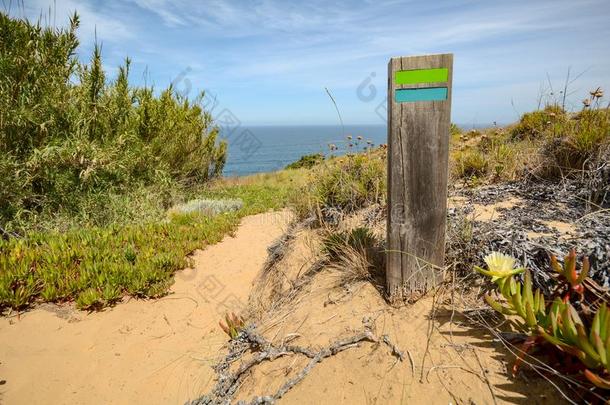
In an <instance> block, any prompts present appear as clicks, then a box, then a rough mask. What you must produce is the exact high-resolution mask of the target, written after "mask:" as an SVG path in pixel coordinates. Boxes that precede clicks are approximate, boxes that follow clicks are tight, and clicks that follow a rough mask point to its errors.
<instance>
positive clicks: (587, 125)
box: [542, 109, 610, 176]
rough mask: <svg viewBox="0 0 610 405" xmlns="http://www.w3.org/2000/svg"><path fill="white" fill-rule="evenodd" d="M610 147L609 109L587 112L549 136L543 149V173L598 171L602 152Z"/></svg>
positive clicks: (584, 111)
mask: <svg viewBox="0 0 610 405" xmlns="http://www.w3.org/2000/svg"><path fill="white" fill-rule="evenodd" d="M608 145H610V110H607V109H596V110H590V109H585V110H583V111H582V112H580V113H579V114H578V115H576V116H575V117H574V118H573V119H571V120H570V121H568V122H566V123H565V124H564V125H563V126H562V128H561V130H560V131H558V132H557V133H555V134H552V135H550V136H549V137H548V139H547V140H546V142H545V143H544V145H543V146H542V154H543V158H544V162H545V165H544V166H543V168H542V171H543V174H546V175H548V176H558V175H562V174H566V173H569V172H570V171H574V170H576V171H582V170H591V169H596V165H597V164H598V163H600V162H598V160H599V158H600V156H598V155H600V153H601V152H602V151H603V149H604V148H605V147H607V146H608Z"/></svg>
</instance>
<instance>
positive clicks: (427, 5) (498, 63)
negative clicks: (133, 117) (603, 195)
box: [3, 0, 610, 124]
mask: <svg viewBox="0 0 610 405" xmlns="http://www.w3.org/2000/svg"><path fill="white" fill-rule="evenodd" d="M9 2H10V1H9V0H3V3H4V8H5V10H6V7H8V3H9ZM12 3H13V6H12V8H11V11H10V14H11V15H13V16H25V17H28V18H30V19H38V18H39V16H40V15H41V13H42V14H43V15H44V17H43V20H46V21H47V22H48V23H49V22H50V23H55V24H56V25H62V24H66V21H67V17H68V15H69V14H70V13H71V12H73V11H74V10H77V11H78V12H79V14H80V15H81V28H80V30H79V37H80V39H81V44H82V46H81V48H80V51H79V56H80V57H81V58H82V59H84V60H86V59H88V58H89V54H90V52H91V49H92V44H93V42H94V38H95V33H97V38H98V40H99V41H100V42H101V43H102V44H103V57H104V66H105V67H106V68H107V69H109V70H110V72H111V73H114V72H115V71H116V67H117V66H118V65H119V64H120V63H121V62H122V60H123V59H124V57H125V56H127V55H128V56H130V57H131V58H132V60H133V68H132V73H133V74H132V77H131V80H132V82H133V83H134V84H138V83H141V82H142V80H143V77H144V72H145V71H146V70H147V71H148V82H149V83H150V82H152V83H154V84H155V85H156V86H157V87H158V88H161V87H165V86H167V85H168V84H169V83H171V82H172V81H176V79H177V78H178V84H177V88H178V89H179V90H181V91H183V92H184V91H187V90H189V89H190V93H189V94H191V95H195V94H196V92H197V91H198V90H204V89H205V90H206V91H208V94H209V95H213V96H214V97H215V100H216V107H215V109H214V111H213V113H219V112H220V111H222V110H224V109H228V110H230V111H231V112H232V113H233V114H234V115H235V116H236V117H237V118H238V119H239V120H240V121H241V122H242V123H244V124H335V123H337V122H338V119H337V115H336V112H335V109H334V106H333V105H332V103H331V101H330V99H329V98H328V96H327V94H326V92H325V91H324V88H325V87H328V88H329V90H330V91H331V92H332V94H333V95H334V97H335V99H336V101H337V104H338V106H339V109H340V110H341V114H342V116H343V119H344V121H345V122H346V123H350V124H376V123H383V120H382V119H381V118H380V117H379V116H378V114H377V113H376V109H377V107H378V106H379V104H380V103H383V100H384V98H385V94H386V77H387V62H388V59H389V58H390V57H392V56H403V55H404V56H406V55H418V54H427V53H445V52H452V53H454V92H453V107H452V108H453V113H452V120H453V121H454V122H457V123H462V124H483V123H491V122H493V121H497V122H500V123H507V122H512V121H515V120H516V119H517V117H518V115H519V114H520V113H523V112H525V111H528V110H531V109H534V108H536V106H537V105H538V101H539V99H540V96H541V95H544V96H547V97H548V94H549V93H550V92H551V90H550V87H551V85H552V87H553V90H554V93H555V95H557V94H558V92H559V90H560V89H561V88H562V87H563V82H564V80H565V77H566V72H567V70H568V68H571V71H572V77H573V78H574V77H576V76H577V75H579V74H582V75H581V76H580V77H579V78H578V79H576V80H574V81H573V82H572V83H571V84H570V86H569V92H570V96H569V97H568V101H569V103H568V104H569V106H571V107H573V108H580V100H582V99H583V98H584V96H585V95H586V94H587V91H588V90H590V89H592V88H594V87H597V86H601V87H602V88H603V89H605V90H606V94H610V39H609V38H610V24H609V23H608V22H609V21H610V1H608V0H599V1H598V0H590V1H588V0H570V1H564V0H554V1H535V0H529V1H489V0H488V1H471V0H453V1H391V0H390V1H383V0H380V1H338V2H328V1H317V0H312V1H307V2H305V1H289V0H284V1H281V0H278V1H252V2H246V1H243V2H240V1H226V0H219V1H192V0H171V1H170V0H130V1H129V0H123V1H118V0H108V1H76V0H56V1H49V0H29V1H28V0H24V4H23V6H22V7H21V6H20V7H17V6H16V5H15V4H16V1H12ZM49 7H51V8H52V9H53V11H51V13H50V14H49ZM180 79H182V80H180ZM549 82H550V84H549ZM371 86H373V87H371ZM359 89H360V90H359ZM606 98H607V99H608V98H609V97H606Z"/></svg>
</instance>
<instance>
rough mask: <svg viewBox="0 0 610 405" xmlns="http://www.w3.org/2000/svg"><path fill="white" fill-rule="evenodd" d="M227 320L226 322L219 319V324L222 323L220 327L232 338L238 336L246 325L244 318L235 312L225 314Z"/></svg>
mask: <svg viewBox="0 0 610 405" xmlns="http://www.w3.org/2000/svg"><path fill="white" fill-rule="evenodd" d="M225 322H226V323H223V322H222V321H219V322H218V325H220V329H222V330H223V332H224V333H226V334H227V335H228V336H229V338H231V339H235V338H237V336H238V335H239V332H241V331H242V330H243V329H244V327H245V326H246V323H245V322H244V320H243V318H242V317H241V316H238V315H235V313H234V312H231V313H230V314H229V313H228V312H227V313H226V314H225Z"/></svg>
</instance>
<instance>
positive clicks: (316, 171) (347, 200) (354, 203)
mask: <svg viewBox="0 0 610 405" xmlns="http://www.w3.org/2000/svg"><path fill="white" fill-rule="evenodd" d="M385 173H386V161H385V150H384V149H382V148H380V149H377V150H374V151H369V152H366V153H359V154H348V155H346V156H343V157H338V158H333V159H329V160H328V161H326V162H325V163H324V164H321V165H318V166H316V167H314V168H313V170H312V171H311V172H310V173H309V181H308V182H306V184H305V185H304V186H303V187H302V188H301V189H299V190H298V192H297V193H296V194H295V196H294V198H293V207H294V208H295V211H296V212H297V214H298V215H299V216H300V217H301V218H305V217H307V216H310V215H316V216H317V217H318V218H319V219H321V218H322V217H325V216H329V215H330V216H332V215H333V213H337V212H339V213H343V214H349V213H352V212H354V211H356V210H358V209H360V208H364V207H366V206H369V205H372V204H376V203H382V202H384V201H385V199H386V174H385Z"/></svg>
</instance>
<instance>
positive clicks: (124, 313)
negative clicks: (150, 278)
mask: <svg viewBox="0 0 610 405" xmlns="http://www.w3.org/2000/svg"><path fill="white" fill-rule="evenodd" d="M289 219H290V215H289V213H288V212H286V211H284V212H277V213H268V214H260V215H255V216H251V217H247V218H244V220H243V221H242V223H241V225H240V227H239V229H238V231H237V233H236V235H235V237H226V238H225V239H224V240H223V241H222V242H221V243H219V244H217V245H214V246H210V247H208V248H206V249H205V250H202V251H197V252H196V253H195V255H194V269H187V270H184V271H182V272H180V273H178V274H177V276H176V282H175V284H174V286H173V287H172V294H170V295H169V296H167V297H165V298H162V299H159V300H153V301H138V300H130V301H129V302H126V303H122V304H119V305H117V306H116V307H114V308H112V309H109V310H106V311H104V312H100V313H93V314H86V313H83V312H80V311H76V310H74V309H72V308H70V307H65V306H64V307H57V306H53V305H45V306H41V307H39V308H37V309H35V310H33V311H30V312H27V313H25V314H24V315H22V316H21V319H20V320H17V319H16V318H12V319H6V318H2V319H0V380H6V383H5V384H4V385H0V403H6V404H32V403H45V404H80V403H87V404H109V403H112V404H137V403H147V404H167V403H170V404H176V403H184V401H186V400H187V399H193V398H195V397H197V396H198V395H199V394H201V393H203V392H205V391H206V389H208V388H209V387H210V386H211V385H212V384H213V380H212V379H213V372H212V370H211V368H210V365H212V364H213V363H215V361H214V359H215V357H216V356H218V355H219V350H220V348H221V347H222V345H223V344H224V343H225V342H226V341H227V339H226V336H225V335H224V334H223V333H222V332H221V331H220V330H219V328H218V326H217V322H218V320H219V318H220V316H221V314H223V313H224V312H225V311H226V309H227V308H229V309H238V308H239V306H240V305H242V303H243V302H245V300H246V298H247V296H248V293H249V290H250V287H251V284H252V281H253V279H254V277H255V275H256V274H257V272H258V271H259V270H260V268H261V266H262V265H263V263H264V261H265V259H266V258H267V251H266V248H267V247H268V246H269V245H270V244H271V243H272V242H273V241H274V240H275V239H276V238H278V237H279V236H280V235H281V234H282V232H283V231H284V230H285V228H286V226H287V224H288V221H289Z"/></svg>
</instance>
